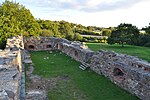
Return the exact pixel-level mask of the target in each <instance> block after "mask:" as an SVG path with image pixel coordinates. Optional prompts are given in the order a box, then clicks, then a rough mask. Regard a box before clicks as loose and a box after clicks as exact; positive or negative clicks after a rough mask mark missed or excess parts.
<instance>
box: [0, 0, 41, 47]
mask: <svg viewBox="0 0 150 100" xmlns="http://www.w3.org/2000/svg"><path fill="white" fill-rule="evenodd" d="M39 30H40V27H39V25H38V23H37V22H36V21H35V19H34V17H33V16H32V14H31V13H30V11H29V10H28V9H26V8H25V7H24V6H22V5H19V3H14V2H10V1H8V0H6V1H5V2H4V3H3V4H1V5H0V43H1V45H4V43H5V41H6V40H7V38H9V37H11V36H17V35H20V34H21V33H23V34H24V33H25V35H29V36H32V35H34V36H35V35H38V33H39Z"/></svg>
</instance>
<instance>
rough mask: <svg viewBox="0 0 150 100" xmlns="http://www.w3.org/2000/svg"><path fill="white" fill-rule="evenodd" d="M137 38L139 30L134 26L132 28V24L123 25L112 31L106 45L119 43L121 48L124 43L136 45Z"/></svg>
mask: <svg viewBox="0 0 150 100" xmlns="http://www.w3.org/2000/svg"><path fill="white" fill-rule="evenodd" d="M139 36H140V34H139V30H138V28H137V27H136V26H133V25H132V24H125V23H123V24H120V25H118V27H117V28H116V30H113V31H112V33H111V36H110V37H109V38H108V43H109V44H114V43H119V44H122V47H123V46H124V44H126V43H128V44H133V45H138V43H139V40H138V39H139Z"/></svg>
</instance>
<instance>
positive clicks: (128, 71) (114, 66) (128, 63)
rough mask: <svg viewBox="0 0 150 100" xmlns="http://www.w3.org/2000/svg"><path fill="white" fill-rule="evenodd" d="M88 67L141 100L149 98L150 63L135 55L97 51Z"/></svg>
mask: <svg viewBox="0 0 150 100" xmlns="http://www.w3.org/2000/svg"><path fill="white" fill-rule="evenodd" d="M90 68H91V69H92V70H94V71H95V72H97V73H98V74H102V75H104V76H105V77H108V78H109V79H110V80H111V81H112V82H114V83H115V84H117V85H119V86H120V87H122V88H123V89H125V90H127V91H129V92H130V93H132V94H135V95H137V96H138V97H139V98H141V99H142V100H149V98H150V64H149V63H148V62H146V61H143V60H140V59H138V58H136V57H133V56H129V55H124V54H119V53H115V52H108V51H99V52H97V53H96V54H95V55H93V56H92V58H91V63H90Z"/></svg>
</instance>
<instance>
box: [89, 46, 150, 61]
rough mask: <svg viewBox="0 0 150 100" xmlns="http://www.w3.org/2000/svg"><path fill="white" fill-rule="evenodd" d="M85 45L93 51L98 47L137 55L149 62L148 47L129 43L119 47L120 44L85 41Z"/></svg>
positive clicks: (149, 51) (149, 52)
mask: <svg viewBox="0 0 150 100" xmlns="http://www.w3.org/2000/svg"><path fill="white" fill-rule="evenodd" d="M87 45H88V47H89V48H90V49H91V50H93V51H98V50H100V49H103V50H109V51H111V50H113V51H115V52H119V53H123V54H128V55H132V56H137V57H139V58H141V59H143V60H147V61H148V62H150V48H148V47H140V46H131V45H125V46H124V47H121V45H118V44H114V45H108V44H102V43H87Z"/></svg>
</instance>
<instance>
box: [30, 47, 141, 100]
mask: <svg viewBox="0 0 150 100" xmlns="http://www.w3.org/2000/svg"><path fill="white" fill-rule="evenodd" d="M91 46H92V45H91ZM44 57H48V59H44ZM31 58H32V61H33V63H34V64H35V69H34V72H33V74H38V75H40V76H42V77H45V78H55V77H58V76H63V77H64V78H67V81H59V82H58V83H57V84H56V87H55V88H53V89H51V90H49V94H48V97H49V99H50V100H139V99H138V98H137V97H135V96H133V95H131V94H129V93H128V92H126V91H124V90H122V89H121V88H119V87H118V86H116V85H114V84H113V83H112V82H110V81H109V80H108V79H107V78H105V77H104V76H102V75H98V74H96V73H95V72H93V71H91V70H90V69H87V70H85V71H82V70H81V69H79V65H80V63H79V62H77V61H75V60H73V59H71V58H70V57H68V56H66V55H65V54H63V53H60V52H57V51H55V52H53V53H48V52H46V51H39V52H31Z"/></svg>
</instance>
